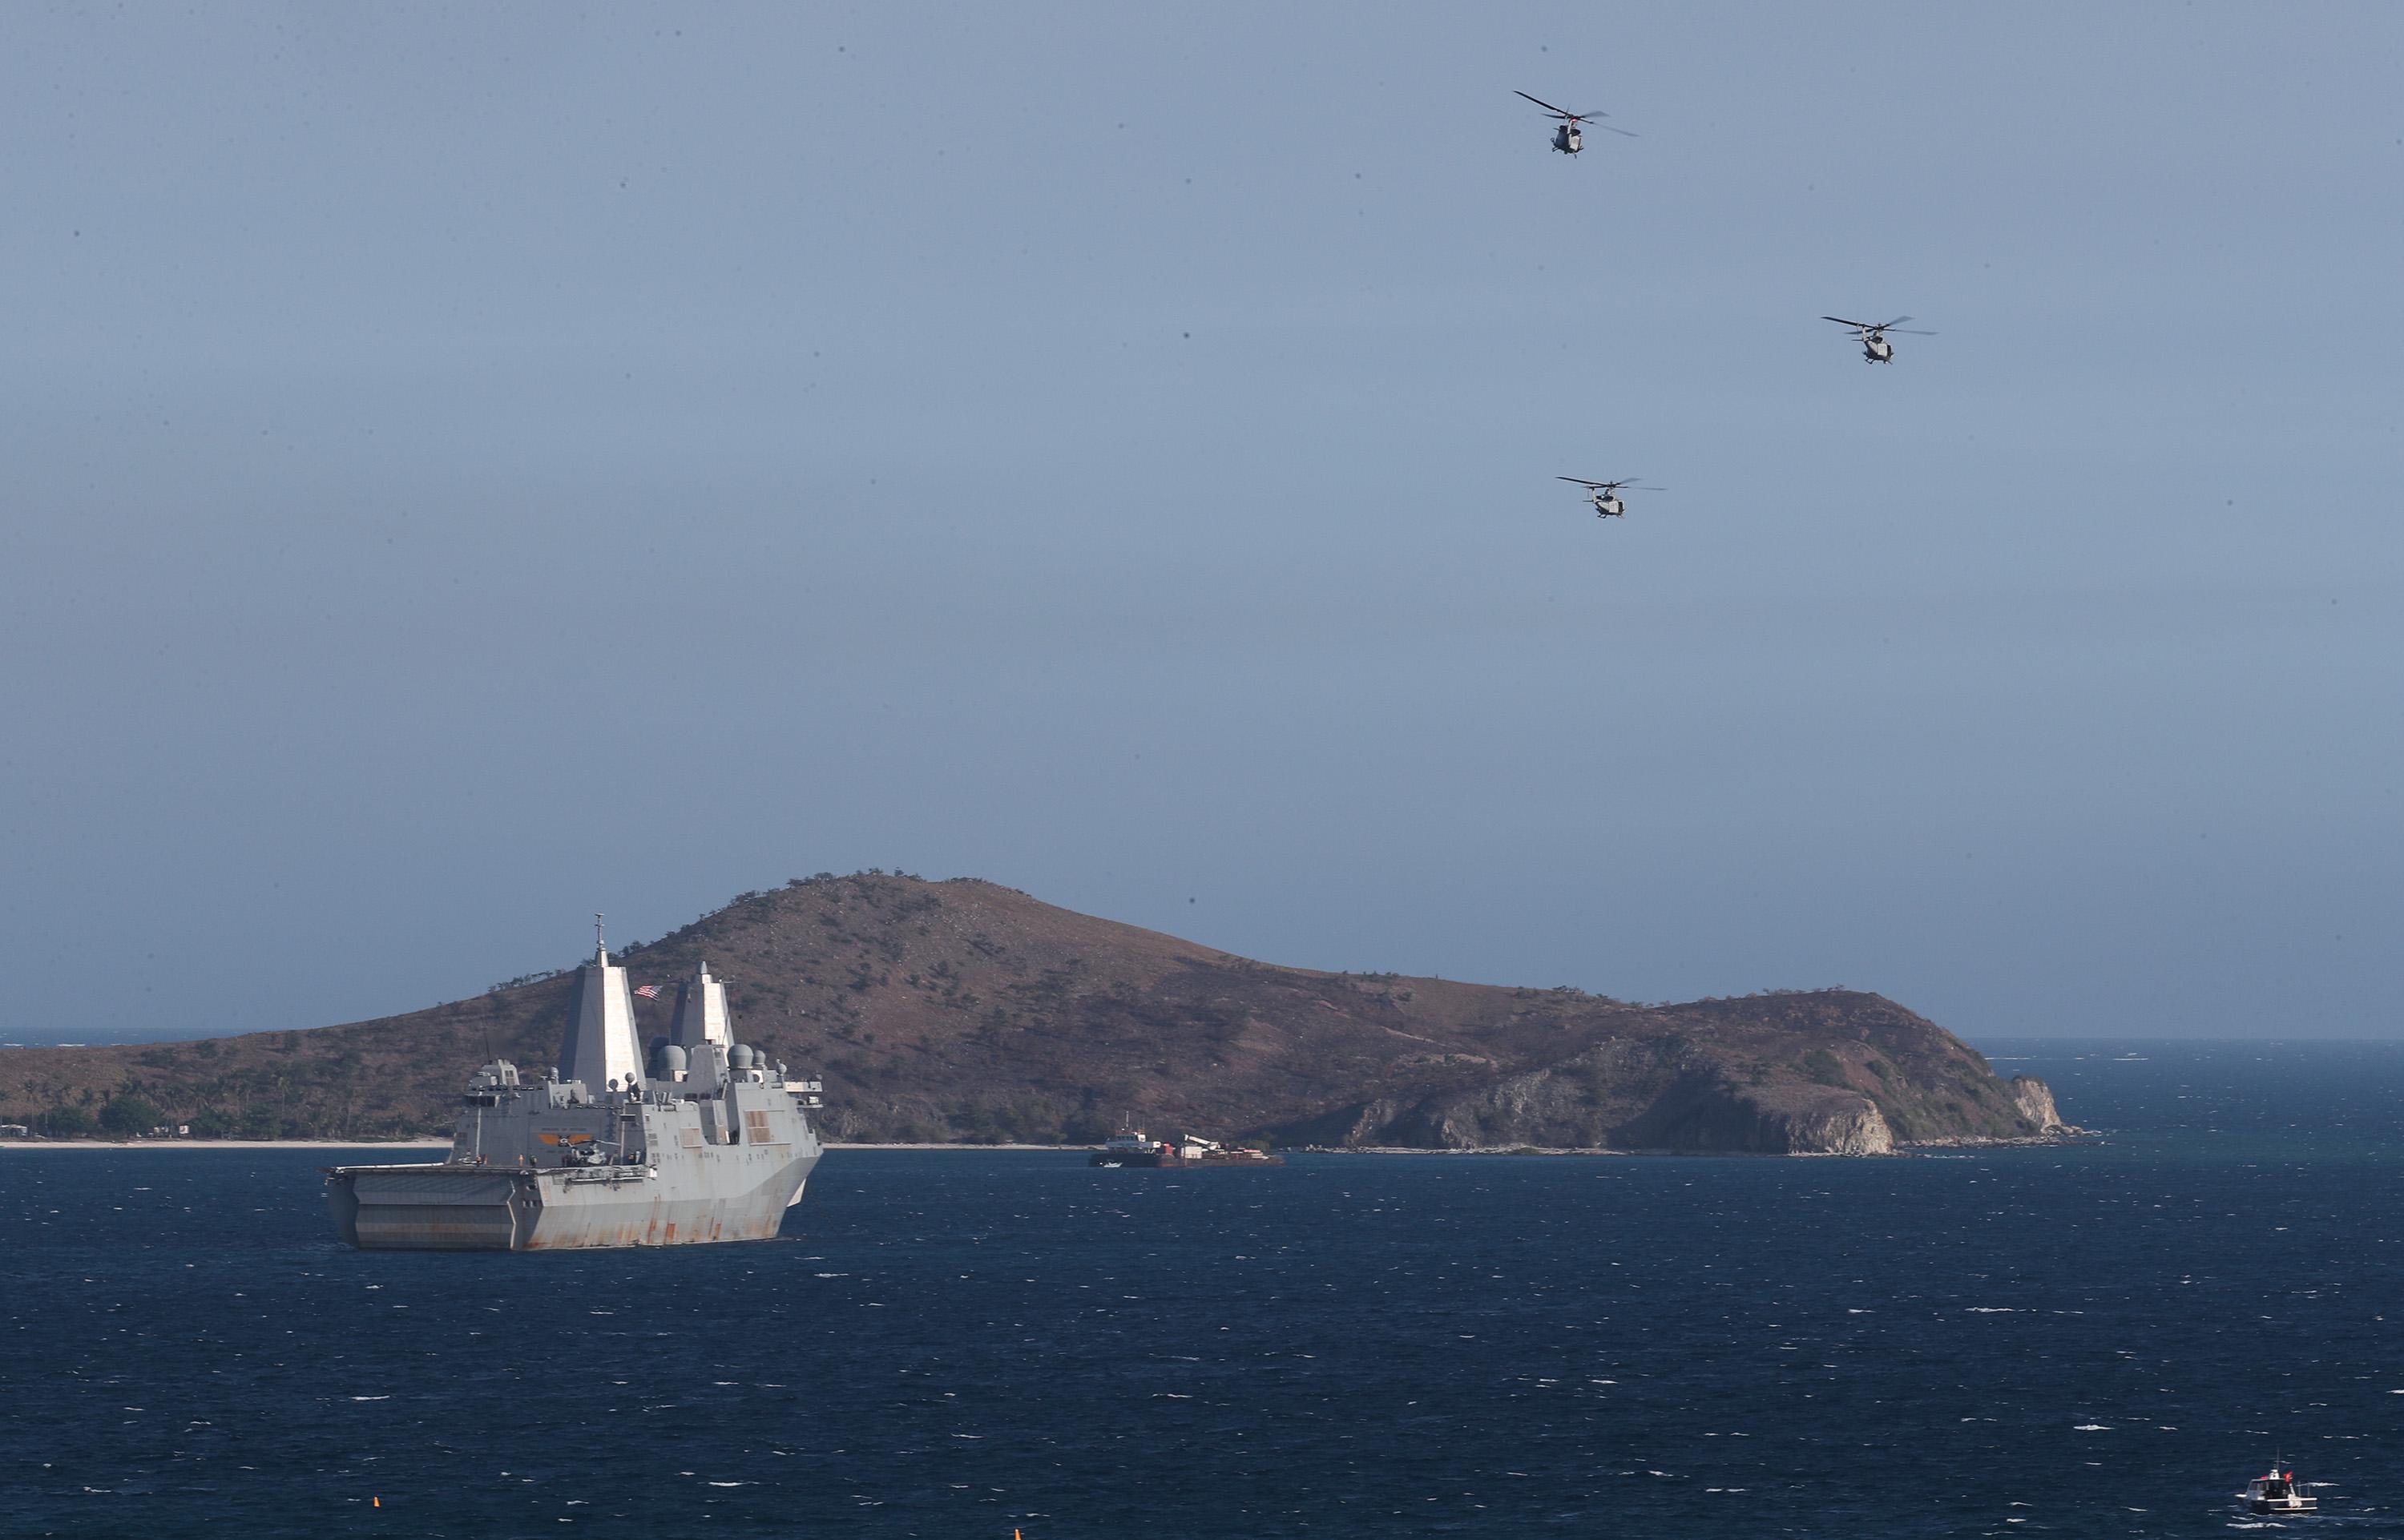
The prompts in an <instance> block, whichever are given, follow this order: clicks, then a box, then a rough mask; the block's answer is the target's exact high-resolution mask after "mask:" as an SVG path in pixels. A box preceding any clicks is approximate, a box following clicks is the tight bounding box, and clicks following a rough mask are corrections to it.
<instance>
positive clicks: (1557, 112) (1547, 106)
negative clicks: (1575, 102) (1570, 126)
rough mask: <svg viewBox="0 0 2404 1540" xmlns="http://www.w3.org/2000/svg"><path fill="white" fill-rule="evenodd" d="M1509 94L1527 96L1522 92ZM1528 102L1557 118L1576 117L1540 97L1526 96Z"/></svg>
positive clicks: (1574, 114) (1572, 113)
mask: <svg viewBox="0 0 2404 1540" xmlns="http://www.w3.org/2000/svg"><path fill="white" fill-rule="evenodd" d="M1511 94H1512V95H1514V96H1528V93H1527V92H1526V91H1513V92H1512V93H1511ZM1528 100H1529V101H1530V102H1533V103H1535V104H1536V105H1538V106H1540V107H1542V108H1544V110H1545V111H1546V112H1549V113H1551V114H1553V115H1554V116H1555V117H1557V118H1574V117H1576V116H1577V114H1576V113H1574V112H1565V111H1563V110H1562V109H1561V108H1559V107H1557V106H1555V105H1552V104H1551V103H1550V102H1547V101H1545V100H1544V98H1543V97H1541V96H1528Z"/></svg>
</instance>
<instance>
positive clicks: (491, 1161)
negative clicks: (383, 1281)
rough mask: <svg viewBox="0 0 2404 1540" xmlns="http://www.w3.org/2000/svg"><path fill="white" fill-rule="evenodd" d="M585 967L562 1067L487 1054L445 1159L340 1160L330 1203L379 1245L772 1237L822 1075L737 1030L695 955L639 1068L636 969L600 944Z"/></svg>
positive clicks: (797, 1185) (812, 1141) (510, 1247)
mask: <svg viewBox="0 0 2404 1540" xmlns="http://www.w3.org/2000/svg"><path fill="white" fill-rule="evenodd" d="M636 1042H637V1040H636V1035H635V1000H634V994H633V991H632V989H631V987H629V986H628V983H627V980H626V970H625V969H623V968H621V967H618V966H616V965H614V964H613V963H611V962H610V960H609V953H608V948H607V947H605V946H602V945H598V944H597V943H596V945H595V946H594V959H593V960H592V961H591V962H588V963H586V964H585V965H584V966H583V967H582V968H581V969H580V970H579V971H578V973H577V978H576V1000H575V1002H574V1004H572V1005H571V1006H570V1007H569V1008H568V1015H567V1039H566V1043H565V1045H564V1046H563V1047H562V1048H561V1050H560V1055H559V1067H558V1069H557V1070H556V1071H553V1072H552V1073H551V1074H550V1075H548V1076H546V1077H545V1078H543V1079H541V1080H527V1079H525V1078H524V1077H523V1076H521V1075H520V1074H519V1073H518V1067H517V1066H516V1065H514V1064H511V1063H510V1062H509V1061H508V1060H506V1059H495V1060H494V1061H493V1062H492V1063H490V1064H487V1065H485V1066H484V1067H483V1068H482V1070H479V1071H476V1076H475V1078H474V1079H473V1080H471V1081H469V1082H468V1091H467V1094H466V1096H464V1097H463V1098H461V1103H462V1105H461V1108H460V1112H459V1126H458V1129H457V1131H456V1132H455V1133H454V1134H453V1136H452V1140H451V1154H450V1155H449V1157H448V1158H446V1159H444V1160H441V1161H440V1162H437V1163H435V1164H432V1165H420V1166H338V1167H334V1168H331V1169H328V1171H327V1172H326V1202H327V1205H328V1208H330V1209H331V1210H332V1211H333V1215H334V1224H335V1225H336V1226H337V1227H338V1228H339V1229H340V1230H341V1231H342V1239H345V1240H348V1241H350V1242H351V1243H352V1244H353V1245H355V1246H360V1247H365V1248H368V1249H370V1250H402V1251H428V1250H433V1251H511V1252H528V1251H552V1250H561V1249H566V1248H571V1247H580V1246H680V1245H686V1244H690V1243H692V1242H695V1241H704V1240H763V1239H767V1238H769V1237H771V1236H774V1235H775V1234H776V1227H777V1225H780V1224H781V1223H782V1222H783V1220H784V1216H785V1211H786V1210H787V1209H789V1208H790V1207H792V1206H793V1205H794V1204H796V1203H799V1202H800V1201H801V1200H802V1188H803V1185H804V1183H807V1182H808V1181H809V1177H810V1171H811V1169H812V1168H814V1167H816V1166H817V1165H818V1154H819V1148H818V1135H817V1134H816V1133H815V1132H814V1131H813V1130H812V1129H811V1127H810V1120H809V1116H808V1113H807V1112H806V1111H805V1109H808V1108H812V1107H816V1106H818V1082H817V1081H814V1080H806V1081H797V1080H788V1079H786V1078H785V1067H784V1066H783V1065H781V1064H779V1065H776V1066H775V1067H774V1068H771V1067H770V1066H769V1064H768V1062H767V1059H766V1057H765V1056H763V1055H762V1054H761V1053H760V1052H758V1051H757V1050H756V1049H753V1048H750V1047H748V1046H746V1045H744V1044H742V1043H736V1042H735V1041H734V1028H733V1023H732V1019H731V1017H730V1016H729V1015H728V1012H727V1009H726V986H725V985H723V984H721V983H720V982H719V981H718V980H717V979H714V978H712V977H710V976H709V964H707V963H706V962H705V963H703V964H701V965H700V966H699V967H698V968H697V969H696V970H694V973H693V975H692V978H690V979H688V980H686V981H685V982H684V983H683V984H681V985H679V986H678V989H677V1007H676V1021H675V1025H674V1027H673V1028H672V1029H670V1031H669V1033H668V1035H667V1037H666V1038H665V1039H664V1040H662V1041H661V1042H659V1043H656V1044H654V1046H653V1049H652V1055H651V1065H650V1075H649V1077H648V1078H647V1077H645V1076H644V1075H643V1074H641V1073H640V1072H638V1066H639V1064H640V1059H639V1057H638V1055H637V1052H636Z"/></svg>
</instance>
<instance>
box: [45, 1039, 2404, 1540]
mask: <svg viewBox="0 0 2404 1540" xmlns="http://www.w3.org/2000/svg"><path fill="white" fill-rule="evenodd" d="M1982 1046H1985V1047H1987V1048H1989V1049H1990V1050H1991V1052H1992V1057H1994V1058H1995V1060H1996V1065H1997V1068H1998V1069H1999V1070H2000V1071H2004V1072H2006V1073H2009V1072H2013V1071H2029V1072H2034V1073H2039V1074H2043V1075H2045V1076H2046V1077H2047V1078H2048V1080H2050V1081H2051V1082H2052V1083H2053V1085H2054V1086H2055V1089H2056V1091H2057V1094H2058V1095H2059V1097H2060V1099H2061V1101H2062V1107H2063V1110H2064V1112H2065V1113H2066V1114H2067V1115H2069V1116H2070V1117H2072V1118H2073V1119H2074V1120H2076V1121H2077V1122H2080V1123H2084V1124H2089V1125H2092V1126H2095V1127H2101V1128H2103V1129H2104V1130H2106V1134H2105V1137H2104V1139H2103V1141H2100V1142H2097V1143H2094V1144H2090V1145H2082V1146H2078V1147H2073V1148H2066V1149H2065V1148H2051V1149H2012V1150H1996V1151H1985V1152H1975V1153H1963V1154H1956V1155H1944V1156H1938V1157H1934V1158H1918V1159H1898V1160H1868V1161H1841V1160H1767V1159H1663V1158H1607V1157H1606V1158H1542V1157H1489V1156H1477V1157H1464V1156H1438V1155H1430V1156H1344V1155H1321V1156H1303V1157H1297V1158H1296V1159H1295V1160H1294V1161H1293V1164H1292V1165H1290V1166H1288V1167H1286V1168H1285V1169H1279V1170H1261V1171H1245V1170H1222V1171H1200V1172H1194V1171H1174V1170H1171V1171H1142V1170H1095V1169H1088V1168H1087V1167H1086V1166H1085V1165H1084V1163H1083V1155H1081V1154H1074V1153H1063V1154H1056V1155H1055V1154H1048V1153H1047V1154H1005V1153H972V1154H970V1153H904V1152H893V1153H860V1152H852V1151H842V1152H837V1153H835V1154H832V1155H829V1156H828V1157H827V1159H826V1160H825V1162H824V1164H823V1165H821V1167H820V1168H819V1170H818V1176H817V1178H816V1179H815V1180H814V1181H813V1183H811V1187H810V1191H809V1194H808V1196H807V1197H805V1198H804V1201H803V1203H802V1205H801V1206H800V1207H799V1208H798V1209H796V1210H794V1211H792V1212H791V1213H790V1215H789V1221H788V1224H787V1226H786V1236H785V1239H781V1240H778V1241H773V1242H762V1243H757V1244H752V1245H730V1246H701V1247H687V1248H678V1249H673V1250H665V1251H643V1252H598V1253H562V1254H531V1255H514V1256H513V1255H506V1254H503V1255H493V1254H480V1255H413V1254H402V1253H384V1254H368V1253H357V1252H354V1251H351V1250H349V1249H347V1248H345V1247H343V1246H341V1245H339V1244H337V1243H336V1242H335V1240H334V1239H333V1236H332V1230H331V1227H330V1225H329V1224H328V1221H327V1219H326V1217H325V1214H324V1211H323V1208H322V1204H321V1203H320V1200H319V1197H318V1192H317V1187H318V1183H317V1176H316V1170H315V1168H316V1167H317V1165H319V1164H320V1163H321V1161H322V1160H324V1159H325V1158H326V1157H325V1156H323V1155H319V1154H317V1153H314V1152H267V1151H262V1152H259V1153H250V1152H242V1151H229V1152H211V1151H182V1152H173V1151H167V1152H147V1151H146V1152H140V1153H128V1154H98V1153H64V1152H59V1153H39V1154H35V1153H14V1154H6V1155H0V1533H7V1534H10V1535H16V1534H25V1535H37V1534H61V1535H120V1534H122V1535H141V1536H146V1537H150V1540H159V1537H164V1536H179V1535H188V1534H189V1535H200V1534H209V1535H245V1536H287V1535H288V1536H313V1537H315V1536H323V1535H327V1534H330V1533H342V1534H394V1535H463V1536H464V1535H475V1536H482V1535H528V1534H538V1533H540V1534H555V1533H581V1534H591V1535H640V1536H644V1537H646V1540H657V1537H660V1536H663V1535H695V1534H703V1533H720V1534H730V1535H753V1534H776V1535H788V1534H790V1535H818V1536H827V1535H833V1536H847V1535H860V1536H901V1535H927V1536H935V1535H941V1536H964V1537H976V1540H1003V1537H1006V1536H1008V1535H1009V1534H1010V1533H1011V1532H1012V1531H1013V1529H1016V1530H1022V1531H1024V1533H1025V1534H1026V1536H1027V1540H1069V1537H1076V1540H1084V1537H1089V1536H1125V1537H1128V1540H1150V1537H1153V1536H1162V1535H1167V1536H1175V1537H1177V1540H1193V1537H1197V1536H1198V1537H1211V1536H1222V1535H1224V1536H1254V1535H1289V1534H1305V1533H1309V1534H1322V1535H1379V1536H1391V1535H1397V1534H1413V1533H1424V1534H1439V1535H1462V1536H1486V1535H1496V1536H1500V1535H1512V1536H1542V1535H1547V1534H1558V1535H1580V1536H1584V1535H1593V1534H1622V1533H1624V1534H1631V1535H1644V1536H1649V1537H1660V1536H1672V1537H1674V1536H1685V1535H1695V1536H1721V1535H1768V1534H1791V1535H1827V1536H1848V1537H1856V1536H1865V1535H1868V1536H1922V1535H2011V1534H2023V1535H2027V1534H2048V1535H2062V1534H2074V1535H2112V1536H2123V1535H2127V1536H2155V1535H2227V1534H2231V1533H2252V1532H2253V1531H2254V1530H2255V1529H2256V1528H2257V1527H2258V1526H2259V1523H2260V1521H2258V1520H2255V1519H2250V1518H2247V1517H2245V1516H2243V1515H2242V1514H2240V1513H2238V1512H2237V1511H2236V1510H2235V1505H2234V1504H2233V1503H2232V1500H2231V1499H2232V1494H2233V1493H2234V1492H2235V1491H2236V1490H2237V1489H2238V1488H2239V1487H2240V1486H2241V1485H2242V1484H2243V1480H2244V1479H2245V1477H2248V1476H2251V1475H2256V1474H2258V1473H2259V1472H2260V1471H2261V1470H2262V1469H2263V1468H2264V1467H2265V1466H2267V1464H2268V1463H2270V1461H2271V1459H2272V1457H2273V1456H2274V1455H2275V1454H2282V1453H2284V1455H2285V1458H2286V1460H2287V1462H2288V1463H2290V1464H2291V1465H2293V1466H2295V1467H2296V1468H2297V1469H2298V1471H2299V1474H2300V1475H2301V1477H2303V1479H2305V1480H2307V1481H2316V1482H2321V1483H2324V1485H2322V1486H2320V1487H2318V1488H2317V1489H2316V1490H2317V1491H2318V1492H2319V1494H2320V1495H2321V1496H2322V1498H2323V1499H2324V1505H2325V1507H2326V1509H2327V1512H2326V1514H2325V1516H2324V1517H2322V1518H2319V1519H2308V1520H2296V1521H2293V1522H2292V1523H2291V1524H2290V1525H2289V1526H2288V1527H2289V1528H2291V1529H2310V1530H2315V1531H2323V1532H2330V1533H2341V1534H2343V1535H2345V1536H2348V1537H2350V1540H2351V1537H2356V1536H2359V1537H2364V1540H2368V1537H2371V1536H2383V1535H2390V1534H2394V1535H2398V1536H2404V1446H2399V1434H2404V1351H2399V1350H2404V1298H2399V1297H2398V1290H2397V1264H2398V1261H2399V1241H2404V1138H2399V1135H2404V1049H2399V1048H2397V1047H2394V1046H2388V1045H2372V1044H2327V1043H2324V1044H2303V1045H2294V1046H2279V1045H2273V1044H2259V1043H2245V1044H2208V1045H2199V1044H2172V1043H2131V1044H2109V1043H2074V1044H2064V1043H2058V1042H2057V1043H2024V1044H2008V1043H1985V1044H1982ZM354 1158H356V1157H354ZM379 1502H380V1505H378V1504H379ZM2274 1527H2275V1526H2274Z"/></svg>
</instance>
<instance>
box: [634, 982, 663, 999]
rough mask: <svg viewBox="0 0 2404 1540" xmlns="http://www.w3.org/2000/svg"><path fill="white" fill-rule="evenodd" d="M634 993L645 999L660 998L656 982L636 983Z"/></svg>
mask: <svg viewBox="0 0 2404 1540" xmlns="http://www.w3.org/2000/svg"><path fill="white" fill-rule="evenodd" d="M635 993H636V994H638V995H640V996H642V997H643V998H644V999H645V1000H657V999H659V998H660V987H659V986H658V985H656V984H637V985H636V986H635Z"/></svg>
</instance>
